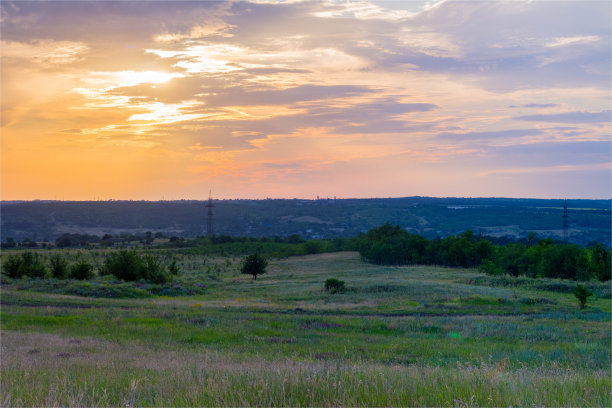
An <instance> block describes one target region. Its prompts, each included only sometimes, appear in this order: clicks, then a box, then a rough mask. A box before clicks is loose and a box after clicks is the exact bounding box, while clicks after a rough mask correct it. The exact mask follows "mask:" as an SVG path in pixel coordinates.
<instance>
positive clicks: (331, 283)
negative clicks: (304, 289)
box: [325, 278, 346, 294]
mask: <svg viewBox="0 0 612 408" xmlns="http://www.w3.org/2000/svg"><path fill="white" fill-rule="evenodd" d="M345 289H346V288H345V286H344V281H341V280H338V279H335V278H330V279H328V280H326V281H325V290H326V291H327V292H329V293H331V294H334V293H342V292H344V290H345Z"/></svg>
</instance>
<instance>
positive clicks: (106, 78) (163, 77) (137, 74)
mask: <svg viewBox="0 0 612 408" xmlns="http://www.w3.org/2000/svg"><path fill="white" fill-rule="evenodd" d="M184 76H185V75H183V74H181V73H178V72H158V71H118V72H92V73H91V75H89V77H87V78H85V79H83V81H84V82H86V83H89V84H94V85H102V86H104V87H105V88H106V89H112V88H118V87H124V86H136V85H140V84H163V83H164V82H168V81H169V80H171V79H173V78H183V77H184Z"/></svg>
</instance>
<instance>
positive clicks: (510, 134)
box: [436, 129, 542, 141]
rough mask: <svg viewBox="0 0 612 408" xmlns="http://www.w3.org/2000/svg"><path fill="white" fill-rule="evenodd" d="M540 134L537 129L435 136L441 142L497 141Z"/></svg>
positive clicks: (447, 133) (446, 133) (448, 133)
mask: <svg viewBox="0 0 612 408" xmlns="http://www.w3.org/2000/svg"><path fill="white" fill-rule="evenodd" d="M539 134H542V131H541V130H539V129H510V130H498V131H489V132H467V133H452V132H445V133H440V134H438V135H437V136H436V138H437V139H441V140H455V141H469V140H489V139H490V140H499V139H505V138H510V139H518V138H522V137H525V136H536V135H539Z"/></svg>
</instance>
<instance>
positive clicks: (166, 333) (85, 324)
mask: <svg viewBox="0 0 612 408" xmlns="http://www.w3.org/2000/svg"><path fill="white" fill-rule="evenodd" d="M88 256H91V257H92V259H95V257H96V256H98V255H96V252H94V251H92V253H91V254H90V255H88ZM176 257H177V259H178V260H179V262H180V264H181V267H182V270H183V274H182V275H181V276H179V277H177V278H176V282H175V285H184V286H185V285H187V286H188V285H195V284H196V283H197V284H198V287H199V288H201V290H200V291H198V293H194V294H192V295H189V296H159V295H151V296H148V297H142V298H138V297H134V298H125V297H124V298H107V297H85V296H75V295H66V294H61V293H60V292H58V291H55V292H54V291H53V290H49V288H50V287H52V286H53V285H51V286H49V283H48V282H47V283H45V284H43V283H41V282H39V281H36V280H21V279H12V280H10V279H9V280H7V279H4V280H3V284H2V292H1V295H2V297H1V302H2V309H1V314H0V317H1V329H2V337H1V340H2V362H1V369H2V376H1V379H0V385H1V394H2V395H1V397H0V398H1V399H0V404H2V406H41V405H44V406H49V405H53V406H76V405H79V406H119V405H122V406H128V405H129V406H176V405H181V406H197V405H199V406H202V405H206V406H211V405H214V406H252V405H260V406H261V405H265V406H289V405H290V406H340V405H342V406H347V405H350V406H357V405H367V406H383V405H384V406H414V405H427V406H510V405H512V406H525V405H530V406H531V405H538V406H610V405H612V385H611V380H610V375H611V372H610V366H611V358H610V345H611V330H610V329H611V325H610V323H611V304H610V286H609V282H606V283H599V282H589V283H588V285H589V286H590V288H591V289H592V291H593V292H594V295H593V297H591V298H589V302H588V304H587V308H586V309H583V310H580V309H579V308H578V304H577V301H576V298H575V297H574V296H573V295H572V293H571V290H569V288H570V287H571V286H572V285H573V283H571V282H570V281H564V280H556V279H530V278H525V277H521V278H512V277H499V276H488V275H485V274H482V273H479V272H477V271H476V270H474V269H456V268H442V267H434V266H401V267H397V266H379V265H372V264H368V263H364V262H363V261H362V260H361V259H360V257H359V254H357V253H355V252H337V253H326V254H317V255H308V256H296V257H290V258H284V259H276V260H272V261H271V262H270V264H269V266H268V272H267V273H266V274H264V275H260V276H258V278H257V280H256V281H253V280H252V278H251V277H250V276H248V275H241V274H240V272H239V269H240V260H241V258H239V257H230V256H227V257H220V256H214V255H202V254H197V253H195V251H193V253H177V255H176ZM328 278H336V279H340V280H343V281H344V282H345V284H346V290H345V291H344V292H342V293H336V294H330V293H329V292H326V291H325V290H324V283H325V281H326V279H328ZM45 285H47V286H45ZM41 288H43V289H41Z"/></svg>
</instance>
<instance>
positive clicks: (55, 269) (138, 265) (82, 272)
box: [2, 250, 180, 284]
mask: <svg viewBox="0 0 612 408" xmlns="http://www.w3.org/2000/svg"><path fill="white" fill-rule="evenodd" d="M96 269H97V272H98V275H102V276H104V275H113V276H115V277H116V278H117V279H122V280H124V281H139V280H144V281H149V282H152V283H156V284H163V283H169V282H172V280H173V278H174V276H176V275H178V274H179V273H180V268H179V266H178V264H177V262H176V260H175V259H171V260H168V259H164V258H161V257H159V256H157V255H153V254H150V253H145V254H142V255H141V254H139V253H138V252H136V251H135V250H120V251H117V252H111V253H108V254H106V255H105V256H104V261H103V263H102V264H101V265H99V266H97V267H95V266H94V264H93V263H92V262H90V261H89V260H88V259H87V258H85V257H83V256H77V257H76V259H75V260H74V262H70V260H69V259H68V258H67V257H65V256H63V255H62V254H58V253H55V254H50V255H49V256H44V255H40V254H38V253H36V252H30V251H26V252H22V253H21V254H13V255H9V256H8V257H7V258H6V260H5V262H3V264H2V272H3V273H4V274H5V275H6V276H8V277H10V278H23V277H28V278H34V279H35V278H39V279H44V278H55V279H78V280H88V279H92V278H93V277H94V276H95V275H96Z"/></svg>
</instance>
